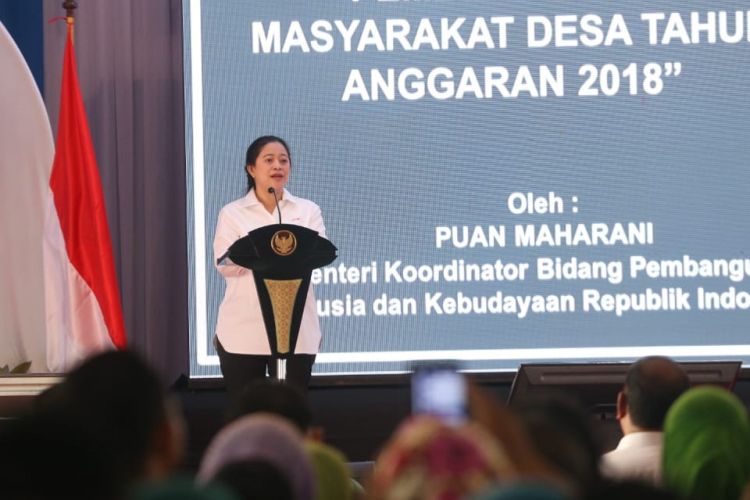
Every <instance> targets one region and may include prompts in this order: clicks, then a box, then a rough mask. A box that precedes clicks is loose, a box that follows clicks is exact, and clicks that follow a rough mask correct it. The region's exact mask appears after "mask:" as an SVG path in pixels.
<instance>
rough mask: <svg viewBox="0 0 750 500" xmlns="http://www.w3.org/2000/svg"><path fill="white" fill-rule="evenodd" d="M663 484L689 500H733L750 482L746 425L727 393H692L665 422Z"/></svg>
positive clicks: (741, 410) (749, 432)
mask: <svg viewBox="0 0 750 500" xmlns="http://www.w3.org/2000/svg"><path fill="white" fill-rule="evenodd" d="M663 463H664V484H665V485H666V486H667V487H668V488H671V489H672V490H673V491H675V492H676V493H678V494H679V495H681V496H682V497H683V498H686V499H690V500H694V499H695V500H697V499H701V500H706V499H710V500H736V499H737V498H739V497H740V495H741V493H742V491H743V489H744V488H745V485H746V484H747V483H748V481H749V480H750V420H748V414H747V410H746V409H745V407H744V406H743V405H742V403H741V402H740V400H739V399H738V398H737V397H736V396H735V395H734V394H732V393H731V392H729V391H727V390H724V389H721V388H719V387H712V386H701V387H696V388H693V389H690V390H689V391H687V392H686V393H685V394H683V395H682V396H680V398H679V399H678V400H677V401H675V403H674V404H673V405H672V408H670V410H669V412H668V413H667V417H666V420H665V422H664V462H663Z"/></svg>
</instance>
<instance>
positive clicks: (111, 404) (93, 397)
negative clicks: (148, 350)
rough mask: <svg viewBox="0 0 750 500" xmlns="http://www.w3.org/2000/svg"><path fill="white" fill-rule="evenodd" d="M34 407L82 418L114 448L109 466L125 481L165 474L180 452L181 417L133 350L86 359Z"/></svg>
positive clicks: (89, 429) (98, 438) (77, 419)
mask: <svg viewBox="0 0 750 500" xmlns="http://www.w3.org/2000/svg"><path fill="white" fill-rule="evenodd" d="M35 411H36V412H37V413H38V414H40V415H45V414H46V415H60V416H61V417H64V418H67V419H68V420H70V421H75V422H80V423H81V424H82V425H83V426H84V427H85V428H86V430H87V432H89V433H90V434H91V436H92V438H93V439H94V440H95V441H96V442H97V443H99V445H100V446H102V447H103V448H105V449H109V450H112V453H113V458H112V468H113V470H114V471H115V472H116V474H117V475H118V477H120V478H121V479H122V481H123V482H125V483H126V484H134V483H135V482H137V481H139V480H143V479H155V478H163V477H165V476H167V475H168V474H170V473H171V472H172V471H173V470H174V469H175V468H176V466H177V465H178V463H179V461H180V459H181V456H182V451H183V447H184V442H183V438H184V433H183V432H182V420H181V417H180V415H179V414H178V412H177V411H176V410H175V408H174V407H173V406H171V405H170V403H168V402H167V398H166V394H165V391H164V389H163V387H162V384H161V382H160V380H159V378H158V376H157V375H156V373H155V372H154V371H153V369H152V368H151V367H150V366H149V365H148V364H147V363H146V362H145V361H144V360H143V359H141V357H140V356H139V355H137V354H136V353H134V352H132V351H108V352H105V353H102V354H99V355H96V356H93V357H91V358H89V359H87V360H85V361H84V362H83V363H82V364H81V365H79V366H78V367H77V368H75V369H73V370H72V371H71V372H70V373H69V374H68V375H67V376H66V377H65V379H64V380H63V382H61V383H60V384H59V385H58V386H56V387H54V388H52V389H50V390H49V391H48V392H47V393H45V394H43V395H42V396H41V397H40V398H39V400H38V403H37V405H36V407H35Z"/></svg>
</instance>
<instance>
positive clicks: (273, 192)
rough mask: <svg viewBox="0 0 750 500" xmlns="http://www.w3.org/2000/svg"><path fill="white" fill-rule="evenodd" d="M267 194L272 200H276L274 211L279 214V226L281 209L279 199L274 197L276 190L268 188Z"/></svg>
mask: <svg viewBox="0 0 750 500" xmlns="http://www.w3.org/2000/svg"><path fill="white" fill-rule="evenodd" d="M268 192H269V193H271V194H272V195H273V199H274V200H276V211H277V212H278V213H279V224H281V207H280V206H279V197H278V196H276V190H275V189H274V188H272V187H270V188H268Z"/></svg>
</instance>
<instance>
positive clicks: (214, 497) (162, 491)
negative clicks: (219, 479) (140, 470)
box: [129, 478, 241, 500]
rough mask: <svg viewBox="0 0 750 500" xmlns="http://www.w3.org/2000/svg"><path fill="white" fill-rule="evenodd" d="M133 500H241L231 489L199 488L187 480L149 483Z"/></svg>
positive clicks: (136, 492)
mask: <svg viewBox="0 0 750 500" xmlns="http://www.w3.org/2000/svg"><path fill="white" fill-rule="evenodd" d="M129 498H130V499H131V500H241V499H240V498H239V497H238V496H237V495H236V494H235V493H234V492H232V491H231V490H230V489H228V488H225V487H224V486H222V485H220V484H210V485H205V486H199V485H197V484H195V482H194V481H191V480H189V479H187V478H174V479H169V480H166V481H158V482H147V483H143V484H141V485H139V486H138V487H137V488H136V489H135V490H133V492H132V494H131V495H130V497H129Z"/></svg>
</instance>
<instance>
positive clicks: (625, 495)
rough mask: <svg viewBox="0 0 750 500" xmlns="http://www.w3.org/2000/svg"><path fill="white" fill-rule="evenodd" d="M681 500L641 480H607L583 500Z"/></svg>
mask: <svg viewBox="0 0 750 500" xmlns="http://www.w3.org/2000/svg"><path fill="white" fill-rule="evenodd" d="M634 499H635V500H679V497H677V496H676V495H675V494H674V493H672V492H671V491H668V490H666V489H664V488H662V487H659V486H654V485H653V484H651V483H648V482H645V481H643V480H641V479H618V480H605V481H603V482H602V484H601V485H600V486H599V487H598V488H597V489H596V490H594V491H592V492H589V494H588V495H586V497H584V499H583V500H634Z"/></svg>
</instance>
